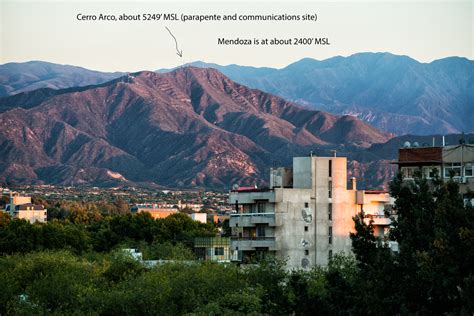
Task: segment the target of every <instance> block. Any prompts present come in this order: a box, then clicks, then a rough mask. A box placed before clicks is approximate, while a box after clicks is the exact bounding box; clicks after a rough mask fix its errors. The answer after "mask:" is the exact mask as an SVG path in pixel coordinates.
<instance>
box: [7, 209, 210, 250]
mask: <svg viewBox="0 0 474 316" xmlns="http://www.w3.org/2000/svg"><path fill="white" fill-rule="evenodd" d="M79 222H81V221H79ZM89 222H90V223H89V224H87V225H86V224H80V223H71V222H70V221H58V220H53V221H51V222H48V223H46V224H40V223H35V224H31V223H29V222H27V221H25V220H19V219H14V220H11V219H10V218H9V217H8V216H7V215H6V216H3V215H2V217H0V227H2V229H1V230H0V254H13V253H27V252H31V251H38V250H42V249H68V250H71V251H72V252H74V253H77V254H81V253H84V252H87V251H90V250H94V251H99V252H107V251H110V250H112V249H114V248H115V247H117V246H118V245H127V246H132V247H136V245H138V244H140V243H143V242H144V243H145V244H148V245H150V247H149V248H150V249H149V251H150V253H153V252H154V253H153V256H156V255H158V256H161V257H164V258H173V259H191V258H193V257H194V256H193V255H192V249H193V246H194V238H195V237H205V236H215V234H216V228H215V227H213V226H212V225H208V224H202V223H199V222H196V221H193V220H192V219H191V218H190V217H189V216H187V215H185V214H173V215H171V216H169V217H167V218H163V219H157V220H155V219H153V217H151V215H150V214H149V213H146V212H144V213H140V214H136V215H132V214H126V215H121V216H108V217H105V218H102V219H95V220H93V221H89ZM142 245H144V244H142ZM160 245H161V246H160ZM175 245H176V246H175ZM143 248H146V247H143Z"/></svg>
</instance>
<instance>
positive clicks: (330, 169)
mask: <svg viewBox="0 0 474 316" xmlns="http://www.w3.org/2000/svg"><path fill="white" fill-rule="evenodd" d="M329 176H330V177H332V160H329Z"/></svg>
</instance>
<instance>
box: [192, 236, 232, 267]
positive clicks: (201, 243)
mask: <svg viewBox="0 0 474 316" xmlns="http://www.w3.org/2000/svg"><path fill="white" fill-rule="evenodd" d="M194 252H195V253H196V257H197V258H198V259H200V260H209V261H217V262H230V261H231V260H232V259H234V260H237V257H235V258H232V252H231V251H230V238H228V237H196V238H195V239H194Z"/></svg>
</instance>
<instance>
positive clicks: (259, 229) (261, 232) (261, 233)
mask: <svg viewBox="0 0 474 316" xmlns="http://www.w3.org/2000/svg"><path fill="white" fill-rule="evenodd" d="M257 237H265V226H263V225H259V226H257Z"/></svg>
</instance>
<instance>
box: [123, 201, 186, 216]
mask: <svg viewBox="0 0 474 316" xmlns="http://www.w3.org/2000/svg"><path fill="white" fill-rule="evenodd" d="M131 212H132V213H133V214H138V213H142V212H148V213H150V215H151V216H152V217H153V218H154V219H157V218H165V217H168V216H170V215H172V214H176V213H178V209H177V208H170V207H162V206H161V205H159V204H137V205H135V206H133V207H132V208H131Z"/></svg>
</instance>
